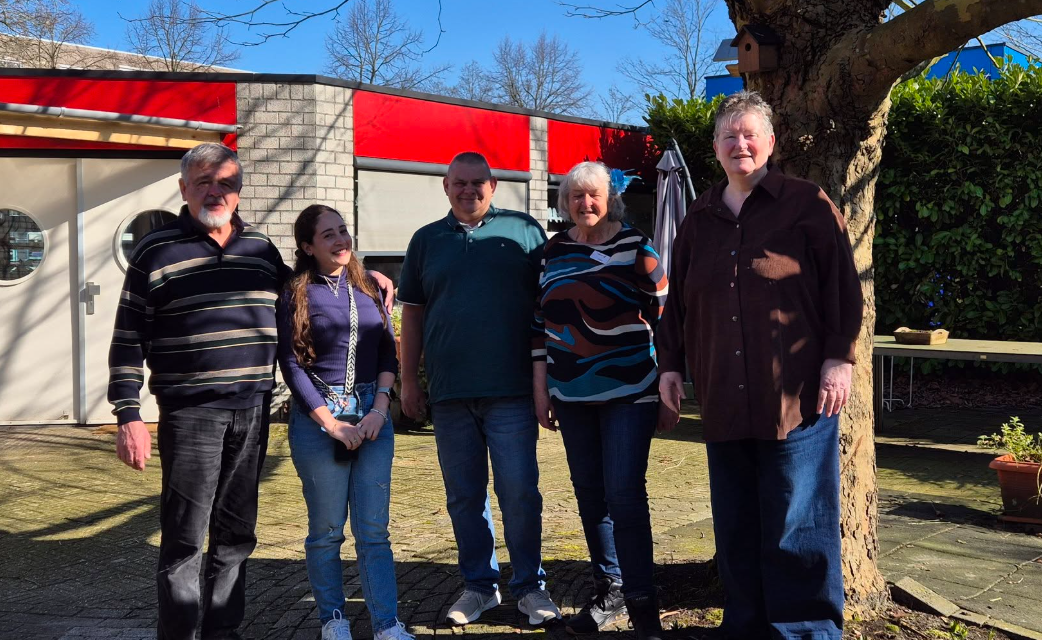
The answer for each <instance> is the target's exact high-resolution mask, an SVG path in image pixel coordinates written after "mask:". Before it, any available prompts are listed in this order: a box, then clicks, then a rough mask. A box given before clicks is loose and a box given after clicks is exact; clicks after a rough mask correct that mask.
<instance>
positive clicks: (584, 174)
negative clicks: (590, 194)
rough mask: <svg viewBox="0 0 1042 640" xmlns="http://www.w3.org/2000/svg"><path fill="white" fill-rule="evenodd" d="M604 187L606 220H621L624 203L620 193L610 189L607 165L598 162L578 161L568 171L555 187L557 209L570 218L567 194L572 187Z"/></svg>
mask: <svg viewBox="0 0 1042 640" xmlns="http://www.w3.org/2000/svg"><path fill="white" fill-rule="evenodd" d="M602 186H603V187H604V188H605V190H607V192H608V216H607V218H608V220H609V221H612V222H614V221H618V220H622V218H623V216H625V215H626V205H625V203H623V202H622V194H621V193H616V192H614V191H612V189H611V174H610V173H609V172H608V167H606V166H604V164H602V163H600V162H580V163H579V164H577V165H575V166H574V167H572V168H571V170H570V171H568V173H567V175H565V176H564V179H563V180H561V184H560V185H559V186H558V187H557V211H558V212H559V213H563V214H564V215H566V216H567V217H568V220H571V221H572V222H575V221H574V220H572V212H571V210H570V209H569V207H568V196H569V194H570V193H571V191H572V189H584V190H585V189H596V188H598V187H602Z"/></svg>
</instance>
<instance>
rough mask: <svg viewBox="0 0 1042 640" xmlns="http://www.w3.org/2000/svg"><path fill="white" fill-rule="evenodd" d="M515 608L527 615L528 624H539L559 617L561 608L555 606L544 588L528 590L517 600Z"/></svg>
mask: <svg viewBox="0 0 1042 640" xmlns="http://www.w3.org/2000/svg"><path fill="white" fill-rule="evenodd" d="M517 609H518V611H520V612H521V613H524V614H527V615H528V624H531V625H540V624H544V623H546V622H549V621H551V620H555V619H560V617H561V610H560V609H558V608H557V605H556V604H554V601H553V600H551V599H550V594H549V593H547V592H546V589H536V590H535V591H529V592H528V593H526V594H525V596H524V597H523V598H521V599H520V600H518V601H517Z"/></svg>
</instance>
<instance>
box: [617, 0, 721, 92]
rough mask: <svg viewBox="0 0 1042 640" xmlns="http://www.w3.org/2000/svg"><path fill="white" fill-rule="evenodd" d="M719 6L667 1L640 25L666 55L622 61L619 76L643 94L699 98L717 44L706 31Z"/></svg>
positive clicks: (702, 0) (713, 0)
mask: <svg viewBox="0 0 1042 640" xmlns="http://www.w3.org/2000/svg"><path fill="white" fill-rule="evenodd" d="M718 5H719V2H718V0H666V3H665V4H664V5H662V9H661V10H660V11H659V13H658V15H656V16H655V17H653V18H651V19H650V20H649V21H648V22H646V23H644V24H643V28H644V29H645V30H646V31H647V32H648V34H649V35H650V36H651V37H652V38H654V39H655V40H656V41H657V42H658V43H659V44H661V45H662V46H663V47H664V48H665V50H666V54H665V55H664V56H662V57H659V58H654V59H650V58H648V59H645V58H640V59H631V58H625V59H623V61H622V62H621V63H620V64H619V73H620V74H622V75H623V76H625V77H626V78H629V79H630V80H631V81H633V83H634V84H636V85H637V86H638V87H640V90H641V92H642V93H651V94H659V93H662V94H665V95H667V96H669V97H671V98H682V99H685V100H686V99H691V98H696V97H698V96H699V95H700V94H701V92H702V80H703V78H704V77H705V75H706V73H707V72H708V71H709V69H710V68H711V67H712V66H713V54H714V53H716V45H717V44H718V42H719V40H718V39H717V38H714V37H713V36H712V34H711V33H710V32H709V29H708V28H707V24H708V23H709V18H710V16H711V15H712V14H713V10H714V9H716V8H717V6H718Z"/></svg>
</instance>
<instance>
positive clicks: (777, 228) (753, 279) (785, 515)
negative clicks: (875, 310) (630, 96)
mask: <svg viewBox="0 0 1042 640" xmlns="http://www.w3.org/2000/svg"><path fill="white" fill-rule="evenodd" d="M771 116H772V111H771V108H770V106H769V105H768V104H767V103H765V102H764V101H763V99H762V98H761V97H760V96H759V94H757V93H754V92H746V91H743V92H740V93H737V94H734V95H732V96H729V97H728V98H727V99H725V100H724V101H723V102H722V103H721V104H720V107H719V108H718V110H717V114H716V131H715V135H714V141H713V149H714V150H715V151H716V157H717V160H718V161H719V162H720V164H721V166H722V167H723V169H724V172H725V173H726V174H727V179H726V180H724V181H722V182H720V183H719V184H717V185H715V186H714V187H713V188H712V189H710V190H709V191H706V192H705V193H703V194H702V196H701V197H699V198H698V200H696V201H695V203H694V204H692V205H691V208H690V209H689V211H688V215H687V217H686V219H685V220H684V223H683V224H682V225H681V227H680V229H679V231H678V233H677V238H676V241H675V244H674V250H673V251H674V253H673V265H672V268H671V270H670V279H671V283H670V284H671V287H670V288H671V292H670V295H669V298H668V300H667V301H666V307H665V310H664V313H663V318H662V322H661V324H660V327H659V334H658V346H659V371H660V373H661V378H660V383H659V391H660V394H661V398H662V401H663V402H664V403H665V404H666V405H668V406H669V407H670V408H672V409H678V408H679V403H680V399H681V398H682V397H683V384H682V382H683V371H684V370H685V367H686V368H687V370H688V371H689V372H690V374H691V377H692V381H693V382H694V388H695V395H696V397H697V399H698V402H699V405H700V407H701V409H702V424H703V429H704V436H705V440H706V450H707V454H708V459H709V478H710V488H711V492H712V507H713V521H714V527H715V530H716V540H717V563H718V566H719V568H720V575H721V579H722V581H723V584H724V588H725V591H726V596H727V599H726V604H725V607H724V620H723V624H722V625H721V627H722V629H723V630H724V631H725V633H727V634H728V636H729V637H732V638H741V639H742V640H746V639H750V640H755V639H758V638H785V639H790V638H791V639H801V640H802V639H811V638H812V639H815V640H818V639H829V640H833V639H834V640H840V638H841V636H842V625H843V579H842V570H841V567H840V563H839V560H840V531H839V435H838V431H839V412H840V410H841V409H842V408H843V406H844V404H846V401H847V399H848V397H849V394H850V380H851V375H852V370H853V366H852V365H853V363H854V342H855V341H856V339H857V335H858V332H859V331H860V328H861V319H862V298H861V286H860V281H859V279H858V275H857V270H856V269H855V268H854V257H853V252H852V250H851V247H850V241H849V239H848V237H847V231H846V223H845V221H844V220H843V218H842V216H841V215H840V213H839V211H838V210H837V209H836V207H835V205H833V203H832V201H831V200H829V198H828V196H826V195H825V193H824V192H823V191H822V190H821V188H820V187H818V186H817V185H815V184H813V183H811V182H808V181H806V180H800V179H798V178H792V177H789V176H786V175H785V174H783V173H782V172H781V171H780V170H779V169H778V168H777V167H773V166H771V164H770V163H769V162H768V160H769V158H770V156H771V153H772V152H773V151H774V130H773V127H772V125H771Z"/></svg>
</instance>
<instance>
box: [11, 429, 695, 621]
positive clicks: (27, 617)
mask: <svg viewBox="0 0 1042 640" xmlns="http://www.w3.org/2000/svg"><path fill="white" fill-rule="evenodd" d="M693 435H694V434H693V433H692V432H690V431H688V432H686V433H685V434H684V435H683V436H682V438H680V439H678V438H663V439H657V440H656V441H655V443H654V446H653V449H652V455H651V462H650V469H649V478H650V479H651V486H652V505H653V509H654V513H653V516H652V517H653V521H654V527H655V539H656V543H657V547H656V558H657V560H658V561H659V562H660V563H671V562H672V563H674V564H675V566H674V567H673V568H672V569H671V570H673V571H685V572H686V571H690V570H691V569H692V567H691V566H690V563H696V564H697V563H700V562H702V561H704V560H705V559H707V558H709V557H711V556H712V544H711V531H703V532H699V530H698V526H696V523H699V522H700V521H705V520H706V519H707V518H708V517H709V494H708V482H707V479H706V471H705V460H704V456H705V450H704V447H703V446H702V445H701V444H699V443H698V442H696V441H694V439H693ZM0 442H2V443H3V446H2V450H0V638H63V639H67V640H71V639H74V638H96V637H106V638H109V637H111V638H142V637H155V632H154V624H155V613H154V611H155V603H156V596H155V582H154V577H153V576H154V567H155V561H156V553H157V545H158V542H159V534H158V531H157V527H158V513H157V509H158V502H157V495H158V491H159V486H160V473H159V464H158V457H157V454H155V453H154V454H153V458H152V460H150V462H149V465H148V468H147V469H146V471H145V472H143V473H137V472H134V471H132V470H130V469H128V468H126V467H124V466H123V465H122V464H121V463H119V461H118V460H117V459H116V457H115V455H114V453H113V451H114V437H113V435H112V433H111V430H97V429H85V428H71V427H3V428H0ZM396 454H397V455H396V458H395V466H394V479H393V488H392V504H391V539H392V543H393V546H394V553H395V557H396V559H397V561H398V580H399V590H400V593H401V605H400V617H401V618H402V619H403V620H405V621H407V622H408V623H409V624H410V628H411V629H413V631H414V632H415V633H417V634H418V635H419V636H421V637H423V636H426V637H431V636H434V635H438V636H441V635H447V634H451V633H456V634H461V633H462V634H464V635H473V634H481V635H484V636H487V637H494V636H497V635H501V634H502V635H503V636H504V637H505V636H506V635H507V634H509V635H516V634H517V633H518V632H522V633H545V632H543V631H539V630H532V629H528V628H527V625H525V624H523V620H522V617H521V614H520V613H518V612H517V609H516V604H515V601H514V600H513V599H512V598H509V597H508V596H506V594H504V597H505V602H504V605H503V606H501V607H499V608H498V609H497V610H495V611H494V612H490V614H491V615H489V614H486V618H487V623H485V624H480V625H469V626H468V627H467V628H466V630H465V631H462V632H461V631H460V630H458V629H448V628H445V627H444V626H443V623H442V622H441V620H442V619H443V617H444V614H445V611H446V610H447V609H448V607H449V606H450V605H451V603H452V601H453V600H454V598H455V596H456V595H457V594H458V586H459V583H458V578H457V572H456V566H455V548H454V546H453V543H452V529H451V524H450V522H449V518H448V514H447V512H446V509H445V494H444V489H443V486H442V484H441V475H440V471H439V470H438V468H437V458H436V454H435V449H434V438H433V435H432V434H431V433H430V432H405V433H399V434H397V452H396ZM539 462H540V469H541V474H542V476H541V487H542V491H543V499H544V504H545V507H544V510H545V513H544V531H545V535H544V540H545V542H544V558H545V568H546V570H547V572H548V574H549V585H548V587H549V589H550V590H551V592H552V594H553V596H554V598H555V600H556V601H557V602H558V603H559V604H560V605H562V607H563V608H569V607H570V606H571V605H572V602H573V597H574V596H576V595H578V596H579V597H581V598H585V596H586V594H585V592H581V590H582V589H583V587H584V581H585V578H586V570H587V569H586V565H585V564H584V563H583V562H581V561H582V559H583V558H584V557H585V554H586V543H585V540H584V538H583V536H582V531H581V528H580V524H579V519H578V516H577V515H576V509H575V499H574V496H573V494H572V488H571V484H570V482H569V480H568V475H567V468H566V463H565V458H564V450H563V448H562V446H561V442H560V438H559V437H558V436H556V434H544V435H543V437H542V438H541V440H540V442H539ZM497 526H498V527H499V531H502V527H501V525H499V523H497ZM702 526H703V527H704V526H705V523H703V525H702ZM258 528H259V531H258V536H259V539H260V544H259V546H258V548H257V551H256V552H255V553H254V555H253V557H252V559H251V561H250V569H249V594H248V601H249V611H248V613H247V622H246V624H245V626H244V629H243V631H244V634H245V635H246V636H247V637H250V638H309V639H310V638H313V637H315V636H316V635H317V633H318V622H317V619H316V618H315V615H314V602H313V600H312V598H311V594H310V591H309V588H308V583H307V575H306V573H305V569H304V552H303V546H302V541H303V538H304V536H305V533H306V516H305V510H304V503H303V500H302V498H301V495H300V483H299V480H298V479H297V477H296V473H295V471H294V469H293V465H292V462H291V461H290V458H289V446H288V443H287V438H286V430H285V427H279V426H276V427H274V428H273V431H272V435H271V438H270V442H269V448H268V460H267V462H266V464H265V469H264V478H263V481H262V484H261V503H260V519H259V525H258ZM702 534H704V535H702ZM707 541H708V544H706V543H707ZM500 543H502V540H500ZM500 546H501V547H502V544H500ZM344 553H345V558H348V562H347V563H346V570H345V581H346V584H347V590H348V600H349V603H348V606H349V610H348V612H347V613H348V615H349V616H350V617H351V618H352V619H353V628H354V634H355V636H356V637H358V638H367V637H370V636H371V630H370V628H369V621H368V615H367V614H366V613H365V607H364V604H363V602H362V599H361V593H360V590H359V584H358V576H357V571H356V570H355V567H354V564H353V562H351V559H352V558H353V555H354V549H353V548H352V547H351V546H350V545H347V546H345V552H344ZM498 553H499V557H500V561H501V563H508V562H509V554H508V553H507V551H506V549H505V548H500V549H499V551H498ZM508 576H509V568H508V567H507V573H506V576H504V580H503V583H504V585H505V583H506V579H507V577H508ZM482 622H485V620H484V619H483V621H482ZM550 635H554V636H556V635H561V636H562V637H563V635H564V634H559V631H554V630H552V631H551V632H550ZM619 635H620V636H623V637H625V636H631V635H632V634H631V633H628V632H626V633H620V634H619Z"/></svg>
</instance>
